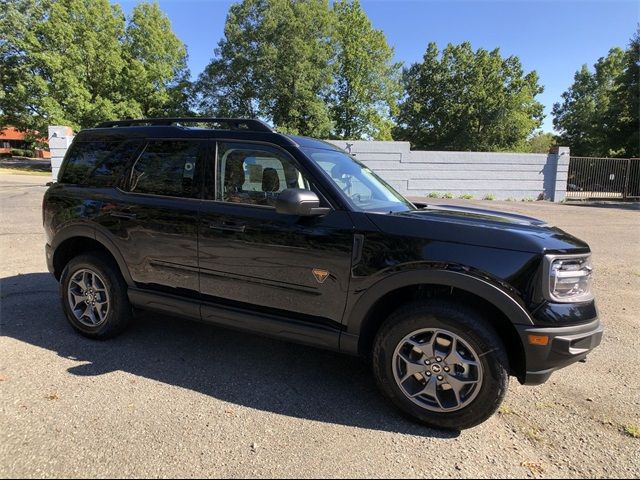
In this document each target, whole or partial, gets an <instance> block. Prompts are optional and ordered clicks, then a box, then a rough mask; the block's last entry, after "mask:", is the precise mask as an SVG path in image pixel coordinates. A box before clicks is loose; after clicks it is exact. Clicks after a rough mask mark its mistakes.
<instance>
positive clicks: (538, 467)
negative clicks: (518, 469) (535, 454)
mask: <svg viewBox="0 0 640 480" xmlns="http://www.w3.org/2000/svg"><path fill="white" fill-rule="evenodd" d="M520 465H521V466H523V467H526V468H528V469H529V471H530V472H531V474H532V475H533V476H534V477H537V476H538V475H542V474H543V473H544V468H543V467H542V464H540V463H538V462H522V463H521V464H520Z"/></svg>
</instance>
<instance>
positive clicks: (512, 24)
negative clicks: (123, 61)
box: [116, 0, 640, 131]
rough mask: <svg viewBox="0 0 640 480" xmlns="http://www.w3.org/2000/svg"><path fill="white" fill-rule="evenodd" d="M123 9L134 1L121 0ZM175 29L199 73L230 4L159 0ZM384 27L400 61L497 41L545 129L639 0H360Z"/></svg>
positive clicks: (622, 34) (627, 31) (623, 42)
mask: <svg viewBox="0 0 640 480" xmlns="http://www.w3.org/2000/svg"><path fill="white" fill-rule="evenodd" d="M116 3H120V4H121V5H122V7H123V8H124V10H125V12H127V13H129V12H130V11H131V9H132V8H133V7H134V6H135V4H136V3H137V2H136V1H134V0H120V1H117V2H116ZM159 3H160V6H161V8H162V9H163V10H164V11H165V13H166V14H167V15H168V16H169V18H170V19H171V22H172V25H173V29H174V31H175V32H176V34H177V35H178V36H179V37H180V39H181V40H182V41H183V42H184V43H185V44H186V45H187V48H188V50H189V67H190V69H191V73H192V75H193V76H194V77H195V76H197V75H198V74H199V73H200V72H201V71H202V70H203V68H204V67H205V65H206V64H207V63H208V62H209V59H210V58H211V56H212V55H213V50H214V48H215V46H216V44H217V42H218V40H219V39H220V38H221V37H222V34H223V28H224V22H225V19H226V15H227V11H228V9H229V6H230V5H231V4H232V3H233V2H229V1H222V0H160V2H159ZM361 3H362V5H363V7H364V9H365V10H366V12H367V13H368V15H369V17H370V19H371V22H372V23H373V25H374V26H375V27H376V28H379V29H381V30H382V31H384V33H385V35H386V36H387V41H388V42H389V44H390V45H392V46H393V47H394V48H395V55H396V59H397V60H398V61H403V62H405V63H407V64H409V63H412V62H415V61H419V60H420V59H421V57H422V55H423V54H424V51H425V49H426V46H427V44H428V43H429V42H430V41H434V42H436V43H437V44H438V46H439V47H440V48H442V47H444V46H445V45H446V44H447V43H449V42H452V43H461V42H463V41H465V40H468V41H470V42H471V43H472V45H473V47H474V48H480V47H482V48H486V49H488V50H491V49H493V48H496V47H499V48H500V50H501V51H502V53H503V55H517V56H518V57H520V59H521V61H522V64H523V66H524V68H525V70H526V71H530V70H536V71H537V72H538V75H539V76H540V83H541V84H542V85H544V87H545V91H544V93H543V94H542V95H540V96H539V97H538V99H539V100H540V101H541V102H542V103H543V104H544V105H545V113H546V115H547V116H546V118H545V121H544V125H543V129H544V130H546V131H551V130H552V129H553V126H552V123H551V108H552V106H553V103H554V102H557V101H558V100H559V99H560V95H561V94H562V92H563V91H565V90H566V89H567V88H568V86H569V85H570V84H571V82H572V79H573V75H574V73H575V72H576V70H578V69H579V68H580V66H581V65H582V64H584V63H586V64H588V65H590V66H591V65H593V63H594V62H595V61H596V60H597V59H598V58H600V57H602V56H605V55H606V54H607V52H608V51H609V49H610V48H611V47H613V46H620V47H626V46H627V44H628V42H629V39H630V38H631V36H632V34H633V32H634V29H635V28H636V25H637V24H638V21H639V16H640V1H637V0H635V1H621V0H610V1H592V0H583V1H563V0H555V1H545V0H538V1H522V0H511V1H506V0H504V1H479V0H478V1H457V0H450V1H427V0H422V1H420V0H413V1H403V0H362V2H361Z"/></svg>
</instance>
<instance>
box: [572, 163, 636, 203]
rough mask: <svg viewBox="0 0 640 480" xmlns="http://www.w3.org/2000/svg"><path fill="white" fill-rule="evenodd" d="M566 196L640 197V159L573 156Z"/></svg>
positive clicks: (624, 198)
mask: <svg viewBox="0 0 640 480" xmlns="http://www.w3.org/2000/svg"><path fill="white" fill-rule="evenodd" d="M566 196H567V198H580V199H589V198H593V199H612V200H614V199H618V200H627V199H640V158H595V157H571V158H570V160H569V172H568V176H567V195H566Z"/></svg>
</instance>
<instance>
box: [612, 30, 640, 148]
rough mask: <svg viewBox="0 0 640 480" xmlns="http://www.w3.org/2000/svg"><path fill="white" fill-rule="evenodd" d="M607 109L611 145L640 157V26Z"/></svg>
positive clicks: (627, 52)
mask: <svg viewBox="0 0 640 480" xmlns="http://www.w3.org/2000/svg"><path fill="white" fill-rule="evenodd" d="M623 62H624V63H623V69H622V72H621V73H620V75H618V77H617V78H616V80H615V82H614V90H613V93H612V99H611V101H610V102H609V111H608V112H607V117H608V118H607V124H608V125H610V126H611V127H610V130H609V142H610V143H609V147H610V149H611V150H612V151H613V152H616V153H618V154H619V155H620V156H627V157H640V119H639V118H638V116H639V114H640V98H639V97H640V28H638V29H637V30H636V32H635V34H634V36H633V38H632V39H631V42H630V44H629V48H628V49H627V50H626V52H625V56H624V60H623Z"/></svg>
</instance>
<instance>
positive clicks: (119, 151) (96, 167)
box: [60, 140, 142, 187]
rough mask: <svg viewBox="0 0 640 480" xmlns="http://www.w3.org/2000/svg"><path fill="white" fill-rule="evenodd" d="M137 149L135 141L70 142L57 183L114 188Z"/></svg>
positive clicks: (140, 144)
mask: <svg viewBox="0 0 640 480" xmlns="http://www.w3.org/2000/svg"><path fill="white" fill-rule="evenodd" d="M141 146H142V141H139V140H131V141H126V142H123V141H119V142H104V141H94V142H74V143H73V145H72V147H71V149H70V151H69V154H68V155H67V158H66V159H65V163H64V167H63V170H62V172H61V174H62V175H61V177H60V182H62V183H71V184H81V185H90V186H96V187H110V186H114V185H116V183H117V182H118V180H119V179H120V176H121V175H122V173H123V172H124V170H125V168H126V167H127V164H128V163H129V162H130V161H131V160H132V159H133V158H134V156H135V154H136V153H137V152H138V151H139V149H140V147H141Z"/></svg>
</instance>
